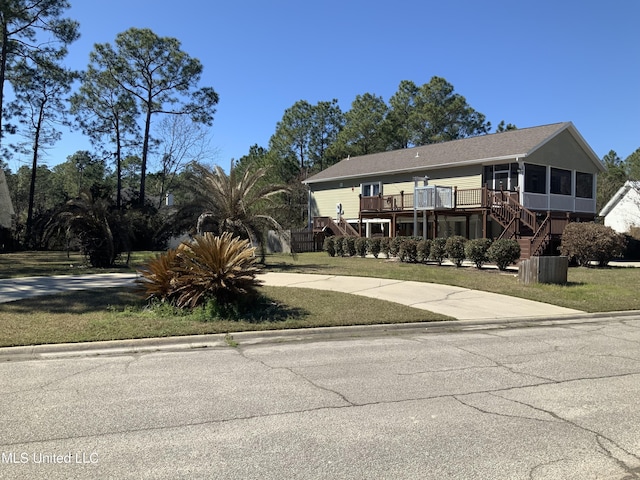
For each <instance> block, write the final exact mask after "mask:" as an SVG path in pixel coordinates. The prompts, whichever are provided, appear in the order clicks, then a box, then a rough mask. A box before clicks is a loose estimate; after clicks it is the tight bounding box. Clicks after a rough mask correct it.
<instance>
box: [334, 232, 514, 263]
mask: <svg viewBox="0 0 640 480" xmlns="http://www.w3.org/2000/svg"><path fill="white" fill-rule="evenodd" d="M323 249H324V251H326V252H327V253H328V254H329V255H331V256H332V257H336V256H338V257H343V256H350V257H353V256H356V255H357V256H359V257H365V256H366V255H373V256H374V257H375V258H378V257H379V256H380V255H383V256H384V257H385V258H391V257H397V258H398V259H399V260H400V261H401V262H407V263H427V262H429V261H433V262H436V263H437V264H438V265H441V264H442V262H443V261H444V260H445V259H449V260H451V262H453V264H454V265H456V266H457V267H459V266H461V265H462V262H463V261H464V260H465V259H468V260H471V261H472V262H473V263H474V265H475V266H476V268H482V266H483V265H484V264H485V263H486V262H488V261H491V262H494V263H495V264H496V265H497V266H498V268H499V269H500V270H506V268H507V267H508V266H509V265H511V264H512V263H514V262H515V261H517V260H518V259H519V258H520V245H518V242H517V241H515V240H507V239H501V240H496V241H495V242H492V241H491V240H489V239H487V238H478V239H475V240H467V239H466V238H464V237H462V236H458V235H456V236H452V237H448V238H436V239H434V240H429V239H423V238H421V237H394V238H388V237H375V238H362V237H334V236H332V237H327V238H325V240H324V245H323Z"/></svg>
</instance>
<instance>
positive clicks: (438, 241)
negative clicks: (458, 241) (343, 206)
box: [429, 237, 447, 265]
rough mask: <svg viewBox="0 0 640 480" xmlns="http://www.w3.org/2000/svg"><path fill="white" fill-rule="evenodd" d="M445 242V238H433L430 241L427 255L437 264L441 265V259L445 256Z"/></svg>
mask: <svg viewBox="0 0 640 480" xmlns="http://www.w3.org/2000/svg"><path fill="white" fill-rule="evenodd" d="M446 243H447V239H446V238H442V237H439V238H435V239H433V241H432V242H431V250H430V252H429V256H430V257H431V259H432V260H434V261H435V262H437V263H438V265H442V261H443V260H444V258H445V257H446V256H447V251H446V250H445V248H444V246H445V244H446Z"/></svg>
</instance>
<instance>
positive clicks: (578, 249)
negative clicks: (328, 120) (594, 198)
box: [560, 222, 626, 267]
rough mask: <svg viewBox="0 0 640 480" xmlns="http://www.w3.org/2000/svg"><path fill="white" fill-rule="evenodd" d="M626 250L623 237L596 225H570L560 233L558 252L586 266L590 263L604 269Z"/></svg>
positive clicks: (590, 223) (609, 229) (605, 227)
mask: <svg viewBox="0 0 640 480" xmlns="http://www.w3.org/2000/svg"><path fill="white" fill-rule="evenodd" d="M625 249H626V239H625V238H624V235H621V234H619V233H617V232H616V231H615V230H613V229H612V228H611V227H607V226H605V225H601V224H598V223H593V222H589V223H576V222H574V223H570V224H569V225H567V226H566V227H565V229H564V231H563V232H562V243H561V245H560V252H561V253H562V255H566V256H568V257H569V258H571V259H573V260H575V261H576V263H577V264H578V265H582V266H587V265H589V262H590V261H592V260H593V261H596V262H598V265H599V266H601V267H604V266H605V265H607V263H609V262H610V261H611V260H612V259H614V258H616V257H620V256H622V255H623V254H624V251H625Z"/></svg>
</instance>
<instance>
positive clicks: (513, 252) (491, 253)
mask: <svg viewBox="0 0 640 480" xmlns="http://www.w3.org/2000/svg"><path fill="white" fill-rule="evenodd" d="M487 257H488V258H489V260H491V261H492V262H493V263H495V264H496V265H497V267H498V270H506V269H507V267H508V266H509V265H511V264H512V263H514V262H515V261H517V260H518V259H519V258H520V245H519V244H518V242H517V240H513V239H511V238H501V239H499V240H496V241H495V242H493V243H492V244H491V246H490V247H489V249H488V250H487Z"/></svg>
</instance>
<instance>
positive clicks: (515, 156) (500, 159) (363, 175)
mask: <svg viewBox="0 0 640 480" xmlns="http://www.w3.org/2000/svg"><path fill="white" fill-rule="evenodd" d="M526 156H527V154H526V153H518V154H510V155H504V156H501V157H489V158H479V159H473V160H464V161H461V162H447V163H439V164H438V165H422V166H420V167H413V168H402V169H392V170H379V171H375V172H373V171H372V172H367V173H359V174H354V175H341V176H337V177H329V178H321V179H319V180H303V182H302V183H304V184H306V185H309V184H313V183H328V182H336V181H339V180H350V179H358V178H367V177H376V176H380V175H398V174H402V173H413V172H424V171H428V170H438V169H441V168H452V167H461V166H468V165H492V164H495V163H502V162H504V161H506V160H519V159H521V158H525V157H526Z"/></svg>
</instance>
